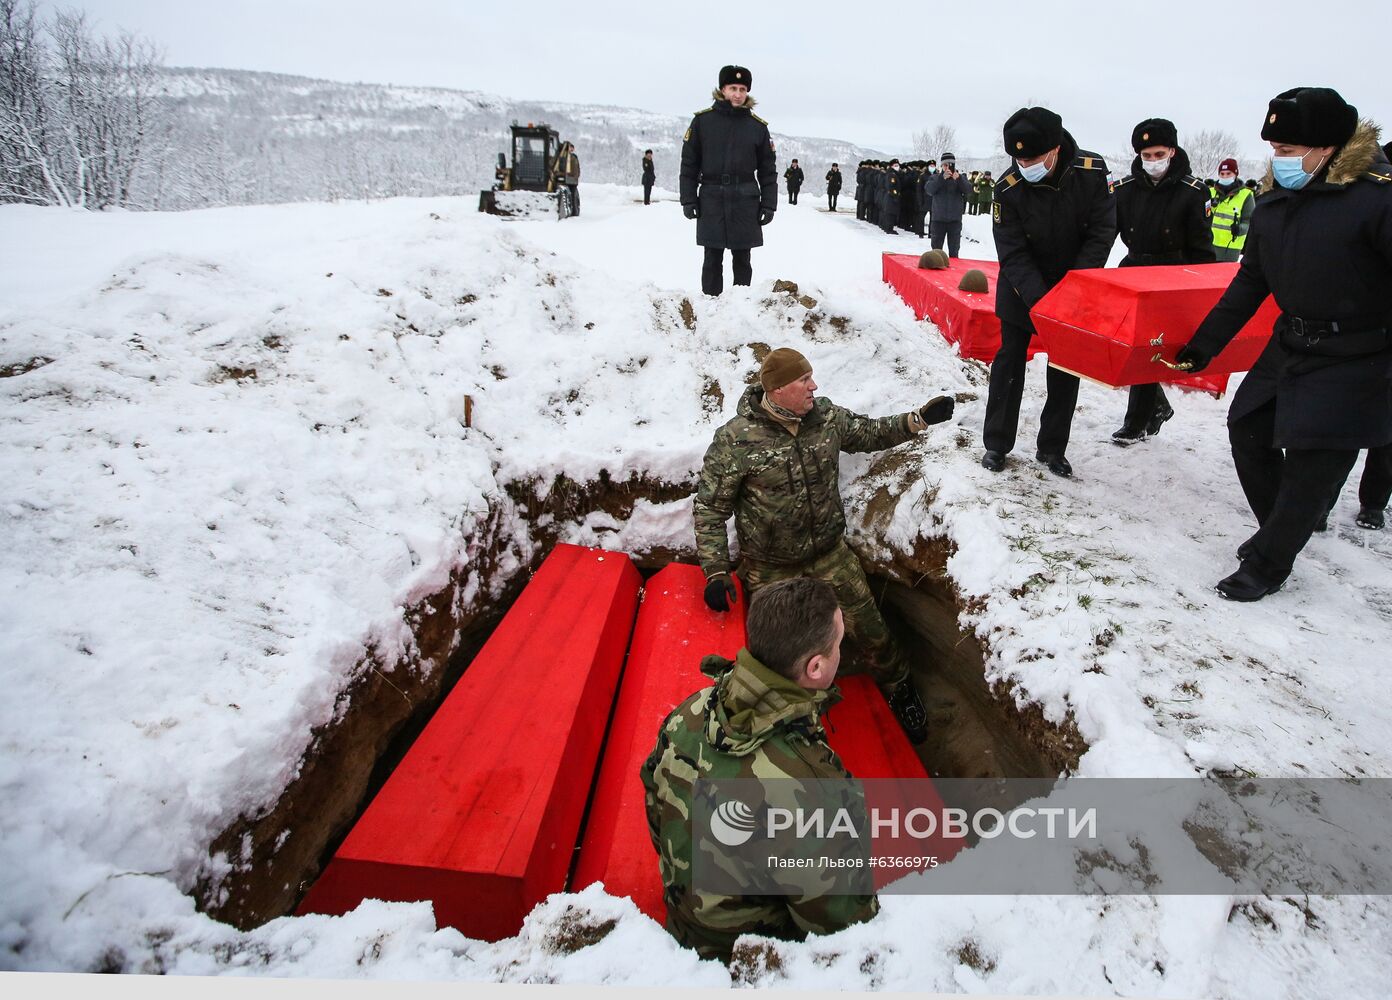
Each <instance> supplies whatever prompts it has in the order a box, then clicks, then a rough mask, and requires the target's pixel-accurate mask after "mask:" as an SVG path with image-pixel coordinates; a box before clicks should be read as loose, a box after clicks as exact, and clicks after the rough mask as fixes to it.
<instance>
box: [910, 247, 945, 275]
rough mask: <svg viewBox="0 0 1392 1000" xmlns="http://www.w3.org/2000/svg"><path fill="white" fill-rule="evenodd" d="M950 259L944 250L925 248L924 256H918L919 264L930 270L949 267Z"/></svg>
mask: <svg viewBox="0 0 1392 1000" xmlns="http://www.w3.org/2000/svg"><path fill="white" fill-rule="evenodd" d="M949 260H951V258H950V257H948V255H947V253H946V252H945V251H943V250H925V251H924V252H923V256H921V257H919V258H918V266H919V267H925V268H927V269H928V270H930V271H941V270H944V269H945V268H946V267H947V265H948V261H949Z"/></svg>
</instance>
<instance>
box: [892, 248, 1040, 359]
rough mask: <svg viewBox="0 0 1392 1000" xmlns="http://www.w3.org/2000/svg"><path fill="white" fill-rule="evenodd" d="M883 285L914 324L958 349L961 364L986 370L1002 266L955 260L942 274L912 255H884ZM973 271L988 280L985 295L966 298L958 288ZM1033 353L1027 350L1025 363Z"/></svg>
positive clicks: (995, 332) (992, 350)
mask: <svg viewBox="0 0 1392 1000" xmlns="http://www.w3.org/2000/svg"><path fill="white" fill-rule="evenodd" d="M881 262H882V263H881V267H882V272H883V276H884V280H885V281H886V282H887V283H888V284H889V286H890V287H891V288H893V289H894V290H895V291H896V292H898V293H899V297H900V298H901V299H903V300H904V302H905V303H906V304H907V305H908V307H909V308H910V309H912V310H913V314H914V318H915V319H926V320H928V321H929V322H931V323H932V324H933V325H934V326H936V327H937V328H938V330H939V331H941V333H942V335H943V338H944V339H945V340H946V341H947V342H948V343H949V344H956V345H957V350H958V352H959V353H960V354H961V355H962V357H964V358H975V359H976V360H978V361H985V362H987V363H988V364H989V363H990V362H991V361H992V360H993V359H994V358H995V356H996V352H997V351H998V350H1000V319H999V317H997V316H996V279H997V277H998V275H999V273H1000V265H999V264H998V263H996V262H995V261H993V260H962V259H961V258H953V259H952V260H951V261H950V262H949V263H948V266H947V268H946V269H944V270H941V271H935V270H932V269H930V268H921V267H919V266H918V257H917V256H916V255H914V254H906V253H887V254H884V255H882V257H881ZM973 268H975V269H976V270H978V271H981V272H982V273H984V274H985V275H986V280H987V282H988V283H989V284H990V287H991V290H990V291H989V292H964V291H962V290H961V289H959V288H958V287H957V285H958V284H960V283H961V281H962V275H964V274H966V273H967V272H968V271H970V270H972V269H973ZM1036 351H1037V348H1036V347H1035V345H1034V344H1033V343H1031V344H1030V348H1029V355H1028V356H1029V357H1031V358H1032V357H1034V355H1035V353H1036Z"/></svg>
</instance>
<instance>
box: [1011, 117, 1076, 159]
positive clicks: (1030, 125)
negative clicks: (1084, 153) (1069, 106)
mask: <svg viewBox="0 0 1392 1000" xmlns="http://www.w3.org/2000/svg"><path fill="white" fill-rule="evenodd" d="M1002 134H1003V136H1004V139H1005V152H1006V155H1007V156H1013V157H1015V158H1016V159H1020V158H1025V159H1028V158H1031V157H1035V156H1043V155H1044V154H1045V153H1047V152H1048V151H1049V150H1051V149H1053V148H1054V147H1055V146H1057V145H1059V144H1060V143H1061V142H1063V119H1062V118H1060V117H1059V116H1058V115H1056V114H1054V113H1053V112H1052V111H1050V110H1049V109H1048V108H1021V109H1020V110H1019V111H1017V112H1015V113H1014V114H1013V115H1011V116H1010V117H1009V118H1007V119H1006V120H1005V128H1004V129H1003V130H1002Z"/></svg>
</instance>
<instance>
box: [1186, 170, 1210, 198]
mask: <svg viewBox="0 0 1392 1000" xmlns="http://www.w3.org/2000/svg"><path fill="white" fill-rule="evenodd" d="M1182 183H1184V184H1188V185H1189V186H1190V187H1191V188H1193V189H1194V190H1195V191H1202V192H1203V194H1204V197H1205V198H1207V197H1208V185H1207V184H1205V183H1204V182H1203V181H1201V180H1199V179H1198V178H1197V177H1194V176H1193V175H1191V174H1185V175H1184V177H1183V180H1182Z"/></svg>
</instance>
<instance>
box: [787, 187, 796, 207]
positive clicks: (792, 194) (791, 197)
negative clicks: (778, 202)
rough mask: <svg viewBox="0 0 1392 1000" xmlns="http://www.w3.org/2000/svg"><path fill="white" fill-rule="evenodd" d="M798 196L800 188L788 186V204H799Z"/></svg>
mask: <svg viewBox="0 0 1392 1000" xmlns="http://www.w3.org/2000/svg"><path fill="white" fill-rule="evenodd" d="M797 196H798V189H797V188H794V187H790V188H788V204H789V205H796V204H797Z"/></svg>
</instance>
